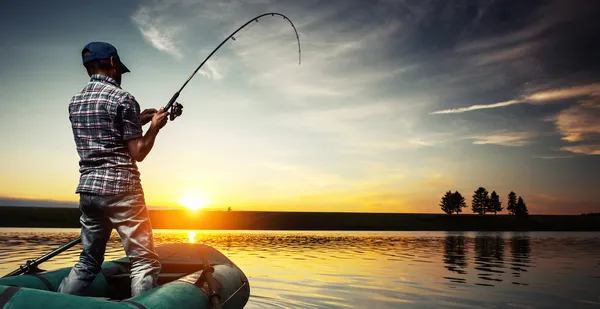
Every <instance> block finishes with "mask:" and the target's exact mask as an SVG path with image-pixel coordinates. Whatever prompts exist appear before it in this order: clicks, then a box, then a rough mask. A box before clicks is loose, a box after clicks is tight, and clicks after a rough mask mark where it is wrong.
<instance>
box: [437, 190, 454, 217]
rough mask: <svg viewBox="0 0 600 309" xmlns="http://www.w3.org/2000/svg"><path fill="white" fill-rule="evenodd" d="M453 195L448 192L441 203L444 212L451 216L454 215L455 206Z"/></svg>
mask: <svg viewBox="0 0 600 309" xmlns="http://www.w3.org/2000/svg"><path fill="white" fill-rule="evenodd" d="M453 197H454V196H453V194H452V192H451V191H448V192H446V194H444V196H443V197H442V201H441V202H440V207H441V208H442V210H443V211H444V212H445V213H447V214H449V215H452V213H453V212H454V205H453V203H452V198H453Z"/></svg>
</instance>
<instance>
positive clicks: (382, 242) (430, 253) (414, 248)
mask: <svg viewBox="0 0 600 309" xmlns="http://www.w3.org/2000/svg"><path fill="white" fill-rule="evenodd" d="M77 236H78V230H76V229H14V228H10V229H6V228H5V229H0V261H1V262H0V275H4V274H6V273H8V272H10V271H11V270H13V269H15V268H16V267H17V266H18V265H19V264H21V263H23V262H24V261H26V260H27V259H30V258H36V257H39V256H41V255H43V254H45V253H47V252H49V251H51V250H53V249H55V248H57V247H58V246H60V245H62V244H64V243H66V242H67V241H69V240H71V239H74V238H75V237H77ZM155 239H156V243H157V244H158V245H160V244H162V243H171V242H190V241H193V242H198V243H206V244H208V245H211V246H213V247H215V248H216V249H218V250H220V251H221V252H223V253H224V254H225V255H227V256H228V257H230V258H231V259H232V260H233V261H234V262H235V263H236V264H237V265H238V266H239V267H240V268H241V269H242V270H243V271H244V272H245V273H246V275H247V276H248V278H249V279H250V285H251V291H252V294H251V297H250V301H249V303H248V305H247V306H246V308H411V309H412V308H436V309H438V308H568V309H573V308H600V233H544V232H535V233H479V232H464V233H456V232H313V231H310V232H304V231H293V232H288V231H176V230H155ZM108 247H109V248H108V249H107V260H110V259H112V258H118V257H122V256H123V254H124V253H123V251H122V247H121V244H120V242H119V238H118V235H117V234H116V233H113V235H112V237H111V241H110V243H109V245H108ZM79 249H80V246H79V245H78V246H76V247H75V248H73V249H71V250H70V251H67V252H65V253H63V254H61V255H59V256H57V257H55V258H54V259H52V260H50V261H49V262H46V263H45V264H43V267H41V268H43V269H53V268H58V267H67V266H68V267H70V266H72V264H73V263H74V262H75V261H76V260H77V256H78V254H79Z"/></svg>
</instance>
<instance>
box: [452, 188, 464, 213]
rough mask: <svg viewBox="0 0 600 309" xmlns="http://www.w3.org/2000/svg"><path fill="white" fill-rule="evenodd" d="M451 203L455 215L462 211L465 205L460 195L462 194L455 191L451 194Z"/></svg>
mask: <svg viewBox="0 0 600 309" xmlns="http://www.w3.org/2000/svg"><path fill="white" fill-rule="evenodd" d="M452 205H453V206H454V211H455V212H456V214H457V215H458V214H459V213H461V212H462V209H463V208H465V207H467V203H466V202H465V198H464V196H462V194H460V192H458V191H455V192H454V193H453V194H452Z"/></svg>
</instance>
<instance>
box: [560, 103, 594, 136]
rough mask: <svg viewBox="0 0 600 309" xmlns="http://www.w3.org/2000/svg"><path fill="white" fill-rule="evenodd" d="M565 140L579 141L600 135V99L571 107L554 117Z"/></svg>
mask: <svg viewBox="0 0 600 309" xmlns="http://www.w3.org/2000/svg"><path fill="white" fill-rule="evenodd" d="M554 123H555V124H556V127H557V129H558V130H559V132H560V134H561V135H562V136H563V138H562V139H563V140H565V141H568V142H579V141H583V140H584V139H586V138H593V137H595V136H597V135H600V101H595V102H594V101H589V102H586V103H582V104H578V105H576V106H572V107H569V108H567V109H565V110H563V111H561V112H560V113H558V115H556V116H555V117H554Z"/></svg>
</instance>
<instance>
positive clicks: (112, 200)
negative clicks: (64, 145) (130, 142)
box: [58, 193, 161, 297]
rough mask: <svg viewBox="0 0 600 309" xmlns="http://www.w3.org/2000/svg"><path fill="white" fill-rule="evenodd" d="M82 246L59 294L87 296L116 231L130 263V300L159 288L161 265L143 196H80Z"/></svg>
mask: <svg viewBox="0 0 600 309" xmlns="http://www.w3.org/2000/svg"><path fill="white" fill-rule="evenodd" d="M79 199H80V200H79V209H80V210H81V218H80V222H81V244H82V246H83V250H82V251H81V254H80V256H79V261H78V262H77V263H76V264H75V266H73V268H72V269H71V272H70V273H69V275H68V276H67V277H66V278H65V279H64V280H63V281H62V282H61V284H60V286H59V287H58V292H60V293H68V294H75V295H84V293H85V289H86V288H87V287H88V286H89V285H90V284H91V283H92V281H94V279H95V278H96V275H97V274H98V273H99V272H100V271H101V270H102V267H101V265H102V263H103V262H104V252H105V250H106V243H107V242H108V239H109V238H110V234H111V231H112V229H113V227H114V228H115V229H116V230H117V232H118V233H119V236H120V237H121V242H122V243H123V247H124V249H125V253H126V254H127V257H128V258H129V259H130V260H131V296H132V297H134V296H137V295H139V294H141V293H143V292H145V291H147V290H150V289H152V288H154V287H156V281H157V279H158V274H159V273H160V270H161V264H160V262H159V261H158V255H157V254H156V252H155V251H154V239H153V237H152V226H151V224H150V218H149V216H148V209H147V208H146V202H145V200H144V194H143V193H124V194H118V195H110V196H101V195H92V194H83V193H82V194H80V197H79Z"/></svg>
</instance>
